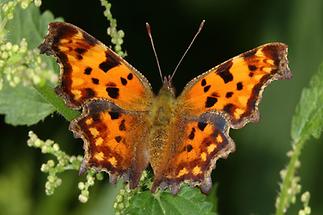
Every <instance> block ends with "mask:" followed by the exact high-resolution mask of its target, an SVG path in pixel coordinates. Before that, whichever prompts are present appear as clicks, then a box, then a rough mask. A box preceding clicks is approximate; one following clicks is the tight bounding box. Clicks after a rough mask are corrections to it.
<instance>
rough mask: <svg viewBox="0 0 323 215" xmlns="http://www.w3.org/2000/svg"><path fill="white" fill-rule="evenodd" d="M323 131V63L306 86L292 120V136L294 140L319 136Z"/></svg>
mask: <svg viewBox="0 0 323 215" xmlns="http://www.w3.org/2000/svg"><path fill="white" fill-rule="evenodd" d="M322 131H323V64H321V65H320V67H319V71H318V72H317V73H316V74H315V75H314V76H313V77H312V78H311V81H310V85H309V87H308V88H304V89H303V91H302V94H301V98H300V101H299V103H298V105H297V107H296V112H295V114H294V117H293V120H292V129H291V136H292V138H293V140H294V141H296V142H297V141H299V140H300V139H303V140H306V139H308V138H309V137H311V136H313V137H314V138H319V137H320V135H321V133H322Z"/></svg>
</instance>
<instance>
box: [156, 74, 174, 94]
mask: <svg viewBox="0 0 323 215" xmlns="http://www.w3.org/2000/svg"><path fill="white" fill-rule="evenodd" d="M159 94H169V95H170V96H172V97H175V88H174V87H173V84H172V78H171V76H170V75H168V76H164V78H163V86H162V88H161V89H160V91H159Z"/></svg>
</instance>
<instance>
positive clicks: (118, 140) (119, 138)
mask: <svg viewBox="0 0 323 215" xmlns="http://www.w3.org/2000/svg"><path fill="white" fill-rule="evenodd" d="M114 139H115V140H116V141H117V142H118V143H120V141H121V140H122V137H121V136H116V137H115V138H114Z"/></svg>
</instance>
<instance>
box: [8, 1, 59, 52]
mask: <svg viewBox="0 0 323 215" xmlns="http://www.w3.org/2000/svg"><path fill="white" fill-rule="evenodd" d="M56 20H61V19H56ZM53 21H55V18H54V16H53V14H52V13H51V12H49V11H45V12H44V13H43V14H41V13H40V11H39V8H37V7H35V6H34V5H33V4H31V5H30V6H29V7H28V8H27V9H25V10H23V9H21V7H20V6H17V8H16V9H15V12H14V19H13V20H11V21H10V22H9V23H8V25H7V26H6V29H7V30H8V31H9V35H8V40H9V41H10V42H12V43H19V42H20V41H21V39H22V38H25V39H26V40H27V42H28V45H29V46H30V48H36V47H38V46H39V44H40V43H41V42H42V41H43V39H44V35H46V33H47V26H48V23H49V22H53Z"/></svg>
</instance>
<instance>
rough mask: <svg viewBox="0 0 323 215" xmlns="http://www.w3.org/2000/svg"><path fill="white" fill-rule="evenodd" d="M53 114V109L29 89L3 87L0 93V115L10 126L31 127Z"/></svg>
mask: <svg viewBox="0 0 323 215" xmlns="http://www.w3.org/2000/svg"><path fill="white" fill-rule="evenodd" d="M53 112H54V107H53V106H52V105H50V104H48V103H46V102H45V101H44V99H43V98H42V97H41V96H40V95H39V94H38V92H37V91H36V90H35V89H33V88H30V87H24V86H16V87H15V88H12V87H9V86H8V85H6V84H5V85H4V87H3V89H2V90H1V91H0V114H5V121H6V123H8V124H12V125H32V124H35V123H37V122H39V121H40V120H42V119H44V118H45V117H46V116H48V115H49V114H51V113H53Z"/></svg>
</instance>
